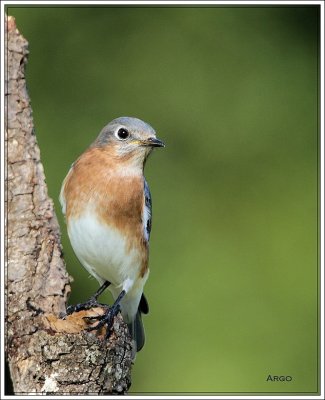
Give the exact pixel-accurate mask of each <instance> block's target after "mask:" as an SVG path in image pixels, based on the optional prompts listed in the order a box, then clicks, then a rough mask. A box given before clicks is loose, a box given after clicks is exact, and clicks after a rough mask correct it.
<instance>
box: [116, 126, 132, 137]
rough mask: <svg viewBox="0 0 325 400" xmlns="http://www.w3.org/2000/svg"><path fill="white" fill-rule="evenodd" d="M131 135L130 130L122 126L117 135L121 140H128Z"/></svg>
mask: <svg viewBox="0 0 325 400" xmlns="http://www.w3.org/2000/svg"><path fill="white" fill-rule="evenodd" d="M129 136H130V134H129V131H128V130H127V129H125V128H120V129H119V130H118V131H117V137H118V138H119V139H120V140H126V139H127V138H128V137H129Z"/></svg>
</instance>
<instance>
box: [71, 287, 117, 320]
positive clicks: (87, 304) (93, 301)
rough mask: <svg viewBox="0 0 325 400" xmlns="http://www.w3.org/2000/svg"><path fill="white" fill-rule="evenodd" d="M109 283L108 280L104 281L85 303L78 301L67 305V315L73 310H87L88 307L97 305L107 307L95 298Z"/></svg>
mask: <svg viewBox="0 0 325 400" xmlns="http://www.w3.org/2000/svg"><path fill="white" fill-rule="evenodd" d="M110 284H111V282H109V281H105V282H104V283H103V284H102V286H100V288H99V289H98V290H97V291H96V293H95V294H93V295H92V296H91V297H90V299H89V300H87V301H86V302H85V303H79V304H76V305H75V306H68V307H67V315H70V314H72V313H74V312H77V311H81V310H89V309H90V308H93V307H97V306H105V307H107V305H106V304H101V303H98V301H97V299H98V297H99V296H100V295H101V294H102V293H103V292H104V291H105V289H107V288H108V286H109V285H110Z"/></svg>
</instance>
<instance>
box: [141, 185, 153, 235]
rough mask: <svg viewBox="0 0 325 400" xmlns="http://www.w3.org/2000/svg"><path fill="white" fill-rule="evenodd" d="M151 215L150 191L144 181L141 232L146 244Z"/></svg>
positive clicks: (149, 230)
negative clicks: (142, 231)
mask: <svg viewBox="0 0 325 400" xmlns="http://www.w3.org/2000/svg"><path fill="white" fill-rule="evenodd" d="M151 215H152V201H151V194H150V189H149V185H148V183H147V181H146V180H145V179H144V210H143V230H144V237H145V239H146V241H147V242H149V239H150V232H151Z"/></svg>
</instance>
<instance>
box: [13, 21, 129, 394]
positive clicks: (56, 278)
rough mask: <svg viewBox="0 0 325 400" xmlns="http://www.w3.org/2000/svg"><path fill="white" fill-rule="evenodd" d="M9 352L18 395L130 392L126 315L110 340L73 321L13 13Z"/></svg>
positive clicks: (79, 319) (24, 46) (24, 49)
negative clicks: (86, 329) (67, 303)
mask: <svg viewBox="0 0 325 400" xmlns="http://www.w3.org/2000/svg"><path fill="white" fill-rule="evenodd" d="M5 29H6V38H5V45H6V60H5V69H6V72H5V74H6V75H5V105H6V109H5V118H6V121H5V130H6V138H5V152H6V165H7V170H6V202H5V207H6V216H7V218H6V227H5V228H6V235H7V243H6V244H7V246H6V268H5V292H6V305H5V309H6V354H7V361H8V364H9V369H10V375H11V379H12V384H13V391H14V394H16V395H18V394H20V395H27V394H33V393H34V394H36V393H40V394H56V395H61V394H113V393H125V392H126V391H127V389H128V388H129V386H130V383H131V365H132V345H131V339H130V336H129V334H128V329H127V326H126V324H125V323H124V322H123V320H122V317H121V316H120V314H119V315H118V316H117V317H116V318H115V321H114V328H113V332H112V334H111V336H110V339H109V340H108V341H105V340H104V339H103V337H104V334H105V332H104V331H105V329H103V330H102V331H101V332H97V333H93V332H94V331H93V332H87V331H85V328H86V327H87V324H89V322H87V321H88V320H87V319H84V318H83V317H85V316H91V315H96V314H97V313H102V312H103V310H102V309H100V308H97V309H93V310H89V311H81V312H79V313H74V314H72V315H71V316H69V317H67V318H66V319H64V320H63V319H60V318H59V316H60V315H61V314H62V313H65V309H66V301H67V296H68V294H69V292H70V285H69V283H70V281H69V276H68V274H67V272H66V268H65V264H64V260H63V258H62V247H61V244H60V231H59V225H58V222H57V218H56V216H55V212H54V208H53V202H52V200H51V199H50V198H49V197H48V194H47V187H46V183H45V177H44V172H43V167H42V164H41V161H40V151H39V147H38V145H37V141H36V137H35V133H34V126H33V120H32V110H31V107H30V100H29V97H28V94H27V90H26V82H25V66H26V63H27V54H28V43H27V41H26V40H25V39H24V38H23V37H22V36H21V35H20V33H19V32H18V30H17V28H16V23H15V19H14V18H13V17H10V16H9V17H7V18H6V27H5Z"/></svg>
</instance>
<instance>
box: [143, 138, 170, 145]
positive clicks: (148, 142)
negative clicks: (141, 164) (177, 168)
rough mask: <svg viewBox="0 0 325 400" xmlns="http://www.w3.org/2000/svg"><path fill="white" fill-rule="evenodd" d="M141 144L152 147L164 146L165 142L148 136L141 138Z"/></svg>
mask: <svg viewBox="0 0 325 400" xmlns="http://www.w3.org/2000/svg"><path fill="white" fill-rule="evenodd" d="M141 144H142V146H152V147H165V143H164V142H163V141H161V140H160V139H157V138H153V137H152V138H148V139H145V140H141Z"/></svg>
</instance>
